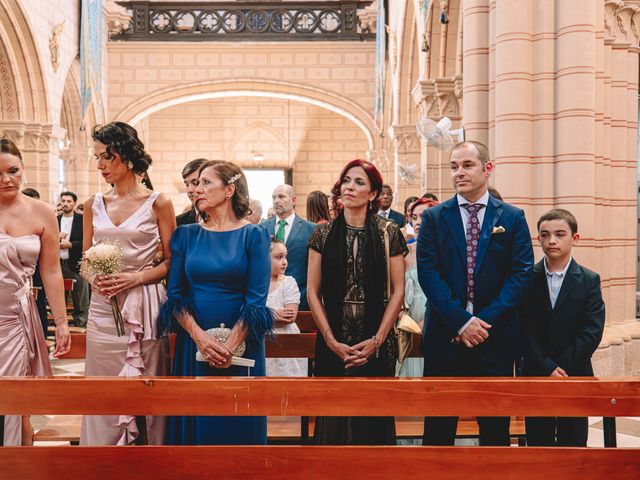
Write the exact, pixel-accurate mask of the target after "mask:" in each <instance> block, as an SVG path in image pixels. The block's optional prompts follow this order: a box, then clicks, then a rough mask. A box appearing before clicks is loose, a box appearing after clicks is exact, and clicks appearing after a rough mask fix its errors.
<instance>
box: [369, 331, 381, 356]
mask: <svg viewBox="0 0 640 480" xmlns="http://www.w3.org/2000/svg"><path fill="white" fill-rule="evenodd" d="M371 340H373V344H374V345H375V347H376V358H378V357H379V356H380V344H378V339H377V338H376V336H375V335H374V336H373V337H371Z"/></svg>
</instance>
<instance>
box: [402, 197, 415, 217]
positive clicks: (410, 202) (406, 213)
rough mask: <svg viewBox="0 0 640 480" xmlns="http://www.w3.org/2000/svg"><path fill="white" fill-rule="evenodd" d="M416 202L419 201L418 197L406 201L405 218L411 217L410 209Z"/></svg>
mask: <svg viewBox="0 0 640 480" xmlns="http://www.w3.org/2000/svg"><path fill="white" fill-rule="evenodd" d="M416 200H418V197H409V198H407V199H406V200H405V201H404V216H405V217H406V216H409V215H410V213H409V207H410V206H411V204H412V203H413V202H415V201H416Z"/></svg>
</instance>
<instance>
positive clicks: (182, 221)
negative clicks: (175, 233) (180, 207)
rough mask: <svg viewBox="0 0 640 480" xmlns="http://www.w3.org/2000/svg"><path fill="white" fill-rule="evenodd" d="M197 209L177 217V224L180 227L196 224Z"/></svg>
mask: <svg viewBox="0 0 640 480" xmlns="http://www.w3.org/2000/svg"><path fill="white" fill-rule="evenodd" d="M197 221H198V220H196V209H195V208H192V209H191V210H189V211H187V212H184V213H181V214H180V215H178V216H177V217H176V224H177V225H178V226H180V225H189V224H191V223H196V222H197Z"/></svg>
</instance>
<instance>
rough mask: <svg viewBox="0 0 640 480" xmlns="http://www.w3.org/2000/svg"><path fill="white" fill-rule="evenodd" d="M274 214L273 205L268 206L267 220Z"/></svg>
mask: <svg viewBox="0 0 640 480" xmlns="http://www.w3.org/2000/svg"><path fill="white" fill-rule="evenodd" d="M275 216H276V211H275V210H274V209H273V207H269V209H268V210H267V220H269V219H270V218H273V217H275Z"/></svg>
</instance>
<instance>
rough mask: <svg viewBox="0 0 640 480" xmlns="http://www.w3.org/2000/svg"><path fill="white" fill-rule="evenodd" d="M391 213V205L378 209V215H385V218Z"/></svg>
mask: <svg viewBox="0 0 640 480" xmlns="http://www.w3.org/2000/svg"><path fill="white" fill-rule="evenodd" d="M390 213H391V207H389V208H387V209H386V210H382V209H380V210H378V215H380V216H383V217H384V218H389V214H390Z"/></svg>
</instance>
